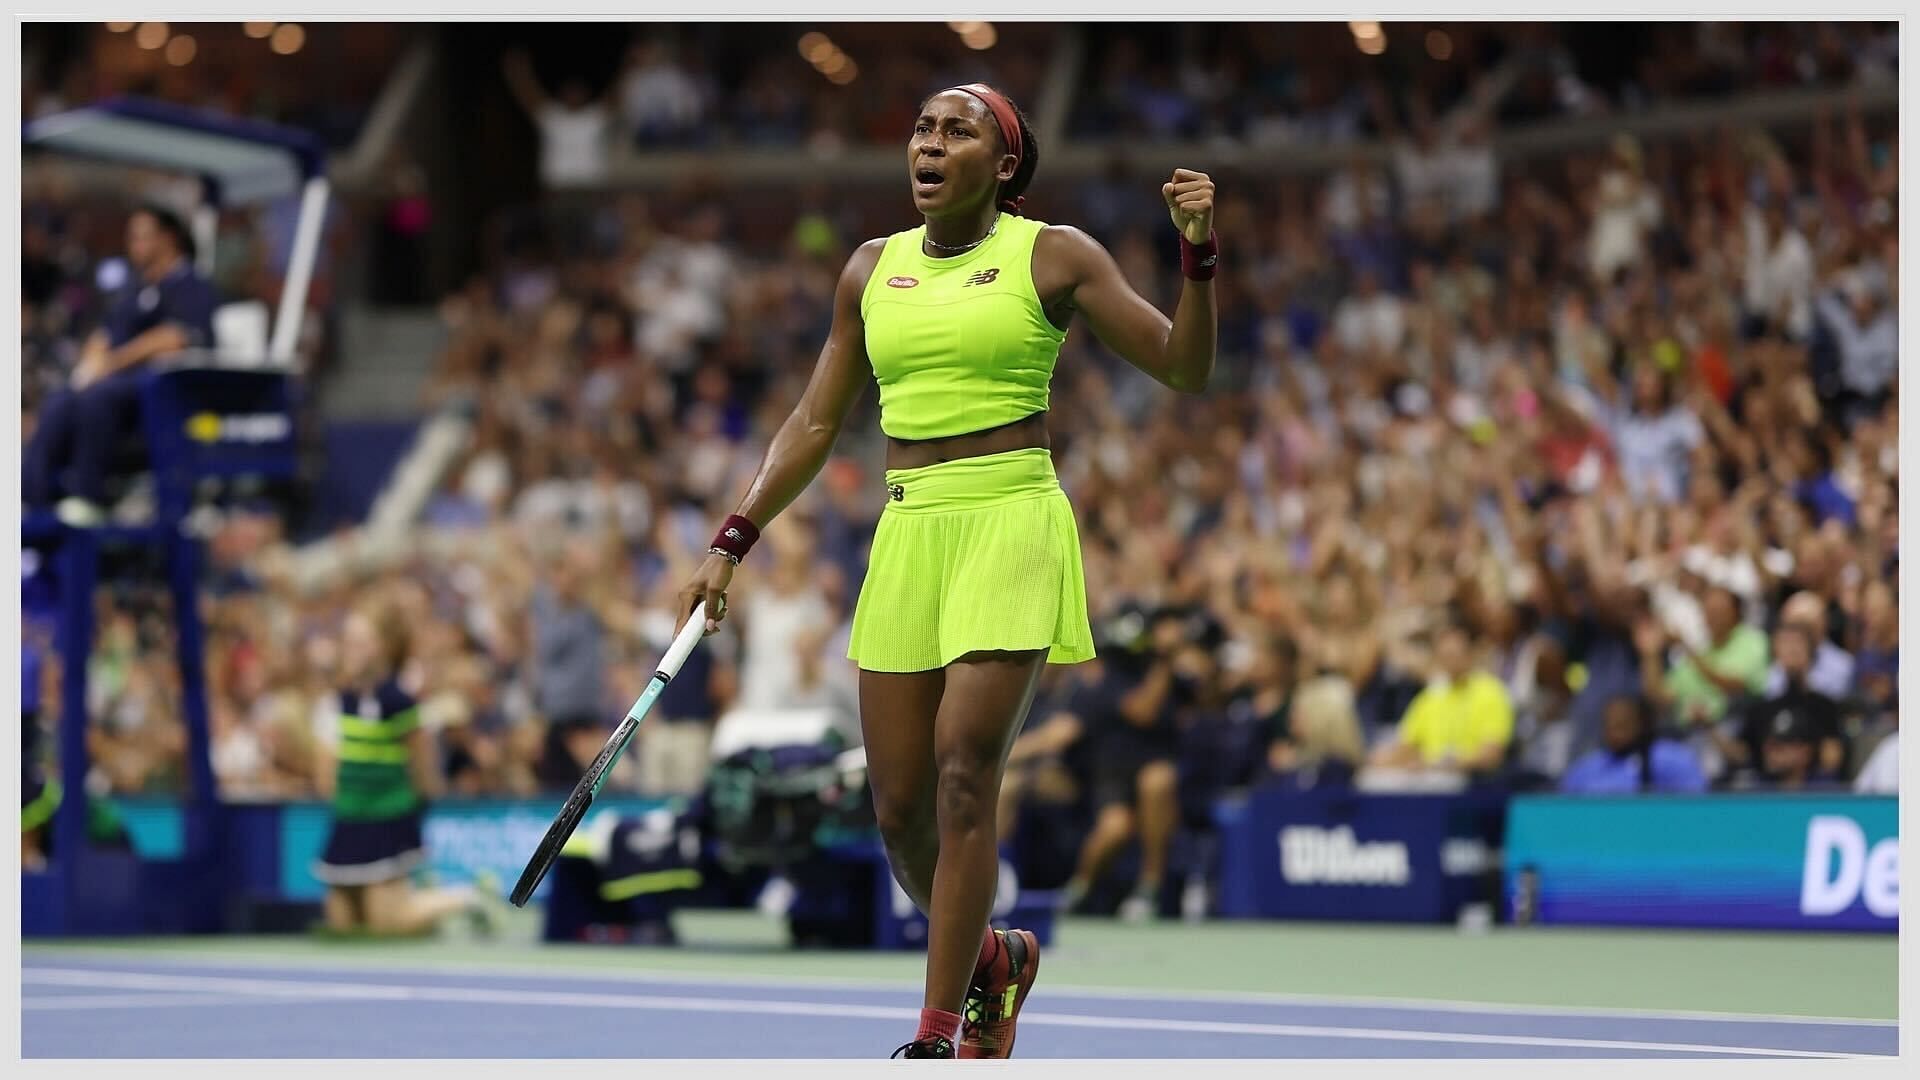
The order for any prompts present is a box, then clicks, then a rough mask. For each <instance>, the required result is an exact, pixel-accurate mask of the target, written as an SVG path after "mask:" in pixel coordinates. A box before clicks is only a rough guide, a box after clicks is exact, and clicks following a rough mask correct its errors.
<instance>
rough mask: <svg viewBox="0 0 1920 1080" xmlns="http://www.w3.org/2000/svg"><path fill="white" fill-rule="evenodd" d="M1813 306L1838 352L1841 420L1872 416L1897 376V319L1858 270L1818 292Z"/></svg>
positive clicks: (1898, 335)
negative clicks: (1841, 394) (1842, 417)
mask: <svg viewBox="0 0 1920 1080" xmlns="http://www.w3.org/2000/svg"><path fill="white" fill-rule="evenodd" d="M1816 307H1817V310H1818V312H1819V315H1820V322H1821V325H1823V326H1825V327H1826V329H1827V332H1828V333H1830V334H1832V335H1833V339H1834V348H1835V349H1836V350H1837V351H1838V352H1839V354H1840V384H1841V386H1842V388H1843V394H1844V398H1843V403H1842V410H1843V416H1845V417H1846V418H1847V419H1848V420H1849V421H1852V420H1854V419H1857V418H1859V417H1861V416H1866V415H1871V414H1872V413H1876V412H1878V411H1879V409H1880V406H1881V405H1882V404H1884V403H1885V402H1886V399H1887V393H1888V391H1889V390H1890V389H1891V388H1892V386H1893V383H1894V380H1895V378H1897V377H1898V375H1899V364H1900V320H1899V317H1898V316H1897V315H1896V314H1895V313H1894V311H1893V308H1892V307H1890V306H1888V305H1887V303H1886V301H1885V300H1884V299H1883V297H1882V296H1881V293H1880V289H1879V287H1878V286H1876V285H1874V284H1872V283H1870V282H1869V281H1868V280H1867V279H1866V276H1865V275H1864V274H1862V273H1860V272H1859V271H1849V272H1848V273H1847V274H1846V275H1845V276H1844V277H1843V278H1842V279H1841V281H1840V284H1839V286H1838V287H1837V288H1834V289H1829V290H1827V291H1825V292H1823V293H1821V294H1820V298H1819V300H1818V301H1817V302H1816Z"/></svg>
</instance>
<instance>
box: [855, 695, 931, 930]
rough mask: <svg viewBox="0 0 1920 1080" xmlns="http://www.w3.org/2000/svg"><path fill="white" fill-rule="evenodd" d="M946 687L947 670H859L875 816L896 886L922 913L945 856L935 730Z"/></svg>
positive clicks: (868, 772)
mask: <svg viewBox="0 0 1920 1080" xmlns="http://www.w3.org/2000/svg"><path fill="white" fill-rule="evenodd" d="M946 685H947V673H946V671H945V670H942V669H935V670H933V671H915V672H905V673H902V672H885V671H866V670H862V671H861V672H860V729H861V732H862V735H863V738H864V739H865V740H866V748H867V780H868V783H870V784H871V785H872V787H873V813H874V818H875V820H876V821H877V822H878V823H879V826H880V839H881V842H882V843H884V844H885V845H886V848H887V863H888V865H889V866H891V867H892V868H893V877H894V880H895V881H898V882H899V883H900V888H901V889H903V890H904V891H905V892H906V894H907V896H908V897H910V898H912V900H913V902H914V903H915V904H916V905H918V906H919V908H920V910H921V911H923V912H924V911H928V910H929V909H930V907H931V905H932V903H933V868H934V864H935V862H936V861H937V860H938V859H939V856H940V833H939V830H938V829H937V827H936V821H935V814H934V769H933V727H934V718H935V716H936V715H937V714H938V713H939V711H940V695H941V693H942V691H944V690H945V688H946Z"/></svg>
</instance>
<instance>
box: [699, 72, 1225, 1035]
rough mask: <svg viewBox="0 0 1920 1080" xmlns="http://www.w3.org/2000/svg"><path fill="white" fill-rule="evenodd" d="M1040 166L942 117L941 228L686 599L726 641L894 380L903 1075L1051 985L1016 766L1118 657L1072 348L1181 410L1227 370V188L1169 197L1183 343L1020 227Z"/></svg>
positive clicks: (842, 293) (890, 682) (1110, 277)
mask: <svg viewBox="0 0 1920 1080" xmlns="http://www.w3.org/2000/svg"><path fill="white" fill-rule="evenodd" d="M1038 164H1039V149H1038V147H1036V146H1035V145H1034V141H1033V132H1032V130H1031V129H1030V128H1029V127H1028V125H1027V122H1026V119H1025V117H1024V116H1022V115H1021V113H1020V111H1019V110H1018V109H1017V108H1015V107H1014V105H1013V103H1012V102H1010V101H1008V100H1007V98H1006V97H1005V96H1003V95H1002V94H1000V93H998V92H997V91H995V90H993V89H991V88H990V87H987V86H983V85H978V84H974V85H968V86H960V87H955V88H953V89H949V90H943V91H941V92H939V93H937V94H935V95H933V96H932V97H930V98H928V99H927V100H926V102H924V103H923V104H922V106H921V108H920V115H919V119H918V120H916V121H915V122H914V128H913V138H912V139H911V140H910V141H909V142H908V144H907V171H908V179H909V181H910V184H911V190H912V193H913V202H914V207H915V208H916V209H917V210H919V212H920V213H921V215H922V216H923V217H924V218H925V224H923V225H921V226H920V227H918V228H915V229H911V230H909V231H906V232H901V233H896V234H894V235H893V236H890V237H886V238H883V239H875V240H870V241H868V242H867V243H865V244H863V245H862V246H861V247H860V248H859V250H857V251H856V252H855V253H854V254H853V256H852V258H851V259H849V260H848V262H847V266H846V269H845V271H844V272H843V273H842V274H841V276H840V282H839V286H838V289H837V290H836V293H835V297H834V316H833V326H832V329H831V331H830V332H829V334H828V337H827V342H826V346H825V348H823V349H822V350H821V354H820V359H819V361H818V363H817V365H816V366H815V368H814V371H813V375H812V378H811V380H810V382H809V383H808V385H807V388H806V390H805V392H804V393H803V394H802V395H801V398H800V402H799V404H798V405H797V406H796V407H795V408H794V411H793V414H792V415H791V416H789V417H788V418H787V420H786V422H785V423H784V424H783V425H782V426H781V428H780V430H779V432H778V433H777V434H776V435H775V436H774V439H773V444H772V446H771V447H770V448H769V449H768V451H767V456H766V460H765V461H764V462H762V464H761V466H760V470H759V473H758V474H757V475H756V476H755V478H754V481H753V484H752V486H751V488H750V489H749V490H748V492H747V495H746V498H745V499H744V500H743V501H742V502H741V504H740V506H739V508H738V512H737V513H735V514H733V515H732V516H730V517H728V518H727V519H726V521H725V523H724V524H722V526H721V527H720V531H719V533H718V535H716V536H715V537H714V541H713V545H712V549H711V554H710V555H709V557H708V558H707V559H706V561H705V562H704V563H703V564H702V565H701V567H700V568H699V570H698V571H697V572H696V573H695V574H694V575H693V578H692V579H691V580H690V581H689V582H688V584H687V586H686V588H685V589H684V590H683V592H682V594H681V597H680V600H681V610H682V611H688V612H690V611H692V610H693V607H694V605H695V603H697V602H700V601H705V602H706V604H707V611H708V612H709V613H710V617H709V618H708V630H709V631H711V630H712V629H715V628H717V626H718V622H717V620H718V619H719V618H722V617H724V615H725V606H724V605H725V597H726V590H727V587H728V584H729V583H730V582H731V581H732V579H733V574H734V569H735V567H736V566H738V565H739V562H740V560H741V558H742V557H743V556H745V555H746V554H747V551H748V549H749V548H751V547H752V546H753V544H754V541H755V540H756V539H757V538H758V537H759V535H760V530H761V528H763V527H764V526H765V525H766V524H767V523H768V522H770V521H772V520H773V518H774V517H775V516H776V515H778V514H779V513H780V512H781V511H782V510H784V509H785V508H786V507H787V506H788V504H790V503H791V502H792V501H793V500H794V498H795V497H797V496H798V495H799V494H800V492H801V491H802V490H803V489H804V488H805V487H806V486H807V484H809V483H810V482H811V481H812V480H813V478H814V476H815V475H816V474H817V473H818V472H819V470H820V468H821V465H822V464H823V463H824V462H825V461H826V460H827V456H828V454H829V453H830V452H831V451H832V449H833V445H834V441H835V439H836V438H837V437H838V436H839V434H840V428H841V426H842V424H843V423H844V422H845V419H846V416H847V412H848V409H849V408H850V407H851V406H852V404H853V402H854V399H855V398H856V397H857V396H858V395H859V394H860V391H861V389H862V388H863V387H864V386H865V385H866V384H867V381H868V379H869V377H871V378H872V379H873V380H875V381H876V382H877V383H878V384H879V387H880V428H881V430H882V431H883V432H885V433H886V435H887V436H888V445H887V471H886V486H887V503H886V510H885V513H884V514H882V516H881V519H880V523H879V527H878V531H877V533H876V534H875V536H874V540H873V552H872V555H871V561H870V566H869V567H868V570H867V576H866V580H865V583H864V584H863V586H862V588H861V591H860V598H859V603H858V605H857V607H856V609H855V612H854V619H853V634H852V640H851V645H850V648H849V656H850V657H851V658H852V659H853V660H854V661H855V662H856V663H858V665H859V667H860V713H861V726H862V728H863V729H864V732H865V737H866V749H867V761H868V767H869V770H870V777H871V782H872V785H873V795H874V803H875V810H876V813H877V816H878V818H879V823H880V830H881V833H882V836H883V838H884V841H885V843H886V847H887V854H888V858H889V861H890V862H891V863H892V867H893V874H894V877H895V878H897V879H898V880H899V882H900V885H901V887H902V888H903V889H904V890H905V891H906V893H907V895H908V896H910V897H912V898H913V900H914V902H915V903H916V904H918V905H919V906H920V909H921V910H922V911H924V912H926V914H927V918H928V920H929V922H930V923H931V928H930V932H929V936H928V942H927V982H926V998H925V1001H924V1002H923V1008H922V1011H921V1014H920V1027H919V1030H918V1031H917V1032H915V1034H914V1037H913V1039H912V1041H910V1042H908V1043H907V1044H906V1045H904V1046H902V1047H900V1049H898V1050H896V1051H895V1052H894V1056H895V1057H909V1058H942V1057H955V1056H958V1057H963V1058H967V1057H972V1058H1001V1057H1008V1056H1010V1055H1011V1053H1012V1050H1013V1042H1014V1022H1015V1019H1016V1018H1017V1017H1018V1015H1019V1012H1020V1008H1021V1005H1022V1004H1023V1002H1024V1001H1025V999H1026V996H1027V993H1028V991H1029V990H1030V989H1031V987H1032V986H1033V980H1034V975H1035V973H1036V971H1037V969H1038V965H1039V959H1040V957H1039V949H1038V944H1037V942H1036V941H1035V939H1034V936H1033V934H1031V933H1030V932H1027V931H1024V930H1014V931H1009V932H1005V933H1000V932H995V931H992V930H990V929H988V926H987V923H988V917H989V913H990V911H991V907H992V903H993V894H994V888H995V885H996V882H997V879H998V865H999V858H998V852H997V850H996V847H995V828H994V816H995V803H996V801H997V795H998V791H999V787H1000V778H1001V774H1002V770H1003V768H1004V764H1005V761H1006V755H1007V750H1008V747H1009V746H1010V745H1011V744H1012V742H1013V738H1014V736H1015V734H1016V733H1018V731H1019V730H1020V725H1021V721H1022V719H1023V718H1024V716H1025V714H1026V711H1027V708H1028V706H1029V705H1030V704H1031V702H1032V699H1033V693H1034V684H1035V682H1036V680H1037V679H1038V677H1039V674H1040V670H1041V666H1042V664H1044V663H1055V664H1073V663H1079V662H1081V661H1084V660H1087V659H1089V658H1091V657H1092V656H1093V654H1094V650H1093V635H1092V631H1091V629H1090V627H1089V626H1088V622H1087V602H1086V586H1085V581H1084V579H1083V576H1082V571H1081V561H1080V541H1079V537H1078V535H1077V533H1076V531H1075V524H1074V514H1073V508H1072V506H1071V505H1069V503H1068V501H1067V497H1066V495H1065V493H1064V492H1062V491H1061V489H1060V483H1059V480H1058V479H1057V478H1056V476H1055V474H1054V468H1053V460H1052V454H1051V451H1050V450H1049V443H1048V437H1047V425H1046V412H1047V407H1048V384H1049V383H1050V381H1051V380H1052V376H1053V368H1054V363H1055V361H1056V360H1057V359H1058V357H1059V353H1060V344H1061V342H1062V341H1063V340H1065V338H1066V335H1067V327H1068V325H1069V324H1070V323H1071V321H1072V319H1073V316H1074V314H1075V313H1076V312H1078V313H1080V314H1081V315H1084V316H1085V317H1086V321H1087V325H1088V326H1089V327H1091V329H1092V330H1093V333H1094V335H1095V336H1096V337H1098V338H1099V339H1100V341H1101V342H1102V343H1104V344H1105V345H1106V346H1107V347H1108V348H1110V349H1112V350H1113V351H1114V352H1116V353H1118V354H1119V355H1121V356H1123V357H1125V358H1126V359H1127V361H1128V362H1130V363H1131V364H1133V365H1134V366H1135V367H1137V368H1139V369H1140V370H1142V371H1144V372H1146V373H1147V374H1149V375H1151V376H1153V377H1154V378H1155V379H1157V380H1159V381H1160V382H1162V383H1164V384H1166V385H1167V386H1169V387H1172V388H1173V389H1175V390H1179V391H1182V392H1186V393H1196V392H1198V391H1200V390H1201V389H1202V388H1204V387H1205V386H1206V385H1207V380H1208V378H1209V376H1210V375H1211V374H1212V370H1213V354H1214V337H1215V323H1216V310H1215V302H1214V295H1213V288H1212V286H1211V285H1209V284H1208V282H1209V280H1210V279H1211V278H1212V277H1213V273H1214V265H1215V262H1216V259H1217V250H1218V248H1217V242H1216V240H1215V238H1214V236H1213V232H1212V227H1211V226H1212V220H1213V182H1212V181H1211V180H1209V179H1208V178H1207V177H1206V175H1205V174H1203V173H1198V172H1191V171H1188V170H1185V169H1178V170H1175V171H1174V173H1173V176H1172V179H1171V180H1170V181H1168V182H1167V183H1165V184H1163V185H1161V194H1162V195H1163V196H1164V197H1165V199H1166V203H1167V209H1168V211H1169V212H1170V213H1171V215H1172V217H1173V224H1174V226H1175V228H1177V229H1178V230H1179V232H1180V248H1181V264H1182V269H1183V270H1184V272H1185V275H1186V279H1187V280H1186V284H1185V286H1184V288H1183V289H1182V291H1181V294H1180V300H1179V303H1178V304H1177V305H1176V307H1175V308H1174V314H1173V318H1172V319H1171V320H1168V319H1167V317H1166V316H1164V315H1162V314H1161V313H1160V312H1159V311H1158V310H1156V309H1155V308H1154V306H1153V305H1152V304H1150V303H1148V302H1147V301H1146V300H1144V299H1142V298H1141V297H1140V295H1139V294H1137V293H1136V292H1134V290H1133V289H1132V288H1131V287H1130V286H1129V285H1128V284H1127V281H1126V278H1125V277H1123V276H1122V274H1121V272H1120V268H1119V266H1118V265H1117V264H1116V263H1115V262H1114V260H1113V257H1112V256H1111V255H1110V254H1108V252H1107V250H1106V249H1105V248H1104V247H1102V246H1101V245H1100V244H1099V243H1098V242H1096V241H1094V240H1093V239H1092V238H1090V237H1089V236H1087V234H1085V233H1084V232H1081V231H1080V230H1078V229H1074V228H1069V227H1065V226H1055V225H1047V224H1045V223H1043V222H1039V221H1035V220H1033V219H1031V218H1027V217H1023V216H1021V215H1020V208H1021V204H1022V203H1023V202H1024V199H1023V198H1022V193H1023V192H1025V191H1026V190H1027V187H1028V185H1029V184H1030V183H1031V182H1032V180H1033V176H1034V171H1035V169H1036V167H1037V166H1038ZM963 1017H964V1020H963Z"/></svg>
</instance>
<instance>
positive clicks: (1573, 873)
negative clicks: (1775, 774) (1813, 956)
mask: <svg viewBox="0 0 1920 1080" xmlns="http://www.w3.org/2000/svg"><path fill="white" fill-rule="evenodd" d="M1899 831H1900V827H1899V804H1898V802H1897V800H1895V799H1892V798H1872V797H1857V796H1847V795H1839V796H1813V795H1706V796H1694V797H1687V796H1672V797H1667V796H1652V795H1641V796H1634V797H1630V798H1604V797H1591V798H1571V797H1552V796H1538V797H1526V798H1519V799H1515V800H1514V802H1513V806H1512V809H1511V811H1510V815H1509V819H1508V823H1507V844H1506V871H1507V891H1508V901H1509V907H1510V910H1511V911H1512V913H1513V914H1514V916H1515V918H1516V919H1517V920H1519V921H1528V920H1531V921H1537V922H1548V923H1587V924H1601V925H1628V926H1635V925H1637V926H1702V927H1713V926H1720V927H1730V928H1749V929H1753V928H1765V929H1792V930H1816V929H1819V930H1880V931H1892V930H1895V929H1897V928H1898V926H1899V906H1900V893H1899V887H1900V886H1899V879H1900V855H1899Z"/></svg>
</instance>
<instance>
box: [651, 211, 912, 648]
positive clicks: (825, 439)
mask: <svg viewBox="0 0 1920 1080" xmlns="http://www.w3.org/2000/svg"><path fill="white" fill-rule="evenodd" d="M886 246H887V242H886V241H885V240H884V239H878V240H869V241H867V242H866V243H864V244H862V245H860V247H859V249H858V250H856V251H855V252H854V253H853V257H852V258H850V259H848V260H847V266H846V269H844V270H842V271H841V272H840V283H839V285H837V286H836V287H835V288H834V293H833V327H832V329H830V330H829V331H828V332H827V342H826V344H825V345H824V346H822V347H821V349H820V359H819V360H818V361H816V362H815V364H814V366H813V376H812V377H811V378H809V379H808V380H807V388H806V390H805V391H804V392H803V393H802V394H801V395H800V401H799V403H798V404H797V405H795V406H794V407H793V412H792V413H790V414H788V416H787V419H786V422H785V423H783V424H781V425H780V430H779V431H778V432H775V433H774V436H773V442H772V444H771V445H769V446H768V447H767V454H766V457H765V458H763V459H762V460H761V462H760V471H759V472H757V473H755V474H754V477H753V483H752V485H751V486H749V487H748V488H747V494H746V497H745V498H744V499H742V500H741V501H740V506H739V509H737V510H735V511H734V513H736V514H738V515H739V516H741V517H743V518H746V519H747V520H748V521H751V522H753V524H754V525H755V526H756V527H758V528H761V529H765V528H766V527H767V525H768V524H769V523H770V522H772V521H773V519H774V518H776V517H778V516H780V512H781V511H782V510H785V509H786V508H787V507H788V506H790V505H792V503H793V500H795V499H797V498H799V497H800V493H801V492H802V491H805V490H806V488H807V485H808V484H811V483H812V482H813V478H814V477H815V476H818V475H819V474H820V468H821V466H823V465H825V464H826V463H827V455H829V454H831V453H832V452H833V444H834V443H835V442H836V441H837V440H838V439H839V438H840V429H841V427H842V426H844V425H845V424H846V421H847V413H848V412H850V411H852V409H853V403H854V401H856V400H857V399H858V398H859V396H860V389H861V387H863V386H865V385H866V383H867V380H868V378H869V377H870V376H871V372H872V367H871V365H870V364H869V363H868V360H867V335H866V323H865V321H864V320H863V319H862V318H861V315H860V297H861V295H862V294H863V293H865V292H866V288H867V279H868V278H869V277H871V276H873V268H874V267H875V266H876V265H878V264H879V262H880V253H881V251H883V250H884V249H885V248H886ZM733 570H734V565H733V561H732V560H731V559H728V558H727V557H726V556H724V555H708V556H707V558H706V561H705V562H703V563H701V564H700V569H699V570H697V571H695V572H694V575H693V578H692V579H691V580H690V581H688V582H687V585H686V587H685V588H683V589H681V590H680V610H681V612H682V616H681V619H680V624H684V623H685V621H686V619H685V614H686V613H690V612H691V611H692V610H693V605H695V604H697V603H700V602H701V601H705V602H706V605H707V632H708V633H712V632H713V631H714V630H715V629H716V628H718V626H719V618H717V617H716V616H715V613H716V612H719V613H720V614H721V615H722V616H724V614H725V613H724V611H723V610H722V608H721V601H720V597H721V594H722V593H723V592H725V591H726V588H727V585H728V583H730V582H731V581H732V580H733ZM677 628H678V626H677V625H676V630H677Z"/></svg>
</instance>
